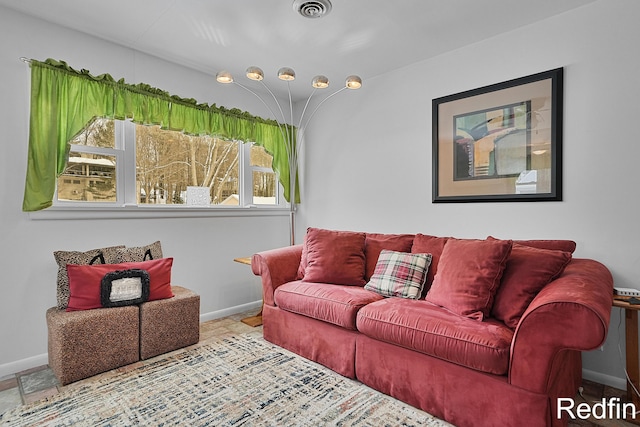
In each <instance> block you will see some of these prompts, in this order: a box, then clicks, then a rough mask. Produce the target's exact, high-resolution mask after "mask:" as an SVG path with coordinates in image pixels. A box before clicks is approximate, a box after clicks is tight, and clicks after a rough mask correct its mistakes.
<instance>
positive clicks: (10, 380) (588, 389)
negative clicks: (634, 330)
mask: <svg viewBox="0 0 640 427" xmlns="http://www.w3.org/2000/svg"><path fill="white" fill-rule="evenodd" d="M254 314H255V313H253V312H249V313H240V314H236V315H233V316H229V317H225V318H222V319H216V320H211V321H208V322H204V323H201V324H200V343H199V344H202V343H204V342H205V341H207V340H210V339H213V338H219V337H223V336H225V335H234V334H239V333H262V327H256V328H253V327H251V326H248V325H245V324H244V323H242V322H241V321H240V320H241V319H243V318H245V317H247V316H252V315H254ZM178 351H180V350H178ZM158 357H162V356H158ZM150 360H153V359H150ZM138 363H144V362H138ZM131 366H133V367H135V366H136V364H134V365H131ZM131 366H130V367H131ZM130 367H129V368H130ZM121 369H127V368H121ZM63 389H64V387H63V386H60V385H59V383H58V381H57V379H56V378H55V376H54V375H53V372H52V371H51V369H49V367H48V366H46V365H45V366H40V367H37V368H33V369H29V370H27V371H23V372H18V373H16V374H12V375H9V376H6V377H3V378H0V414H1V413H3V412H4V411H7V410H9V409H12V408H15V407H17V406H19V405H23V404H26V403H30V402H34V401H37V400H40V399H44V398H46V397H49V396H52V395H54V394H56V393H58V392H59V391H61V390H63ZM611 397H619V398H620V399H622V400H625V397H626V392H625V391H623V390H618V389H615V388H612V387H608V386H605V385H602V384H598V383H594V382H591V381H584V383H583V392H582V395H577V396H576V398H575V401H576V404H579V403H581V402H585V400H586V401H587V402H590V403H593V402H600V401H602V399H603V398H605V399H608V398H611ZM569 426H570V427H613V426H620V427H631V426H634V424H631V423H628V422H625V421H618V420H616V421H611V420H596V419H593V418H592V419H590V420H576V421H571V422H570V423H569Z"/></svg>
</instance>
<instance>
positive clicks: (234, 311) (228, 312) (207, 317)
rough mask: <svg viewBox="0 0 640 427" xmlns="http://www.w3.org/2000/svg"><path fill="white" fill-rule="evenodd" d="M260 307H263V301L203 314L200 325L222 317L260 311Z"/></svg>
mask: <svg viewBox="0 0 640 427" xmlns="http://www.w3.org/2000/svg"><path fill="white" fill-rule="evenodd" d="M260 307H262V300H259V301H254V302H248V303H246V304H241V305H236V306H235V307H229V308H225V309H223V310H216V311H211V312H209V313H204V314H202V313H201V314H200V323H202V322H208V321H209V320H215V319H220V318H221V317H227V316H231V315H233V314H238V313H243V312H245V311H249V310H259V309H260Z"/></svg>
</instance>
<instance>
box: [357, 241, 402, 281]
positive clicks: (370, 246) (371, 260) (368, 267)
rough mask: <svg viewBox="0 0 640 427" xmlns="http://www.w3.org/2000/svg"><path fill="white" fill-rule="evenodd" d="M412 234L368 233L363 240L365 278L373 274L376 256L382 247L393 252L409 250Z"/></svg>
mask: <svg viewBox="0 0 640 427" xmlns="http://www.w3.org/2000/svg"><path fill="white" fill-rule="evenodd" d="M412 244H413V234H378V233H368V234H367V237H366V238H365V241H364V258H365V262H366V264H365V275H364V276H365V277H364V278H365V280H369V279H370V278H371V276H373V272H374V270H375V269H376V264H377V263H378V257H379V256H380V252H382V250H383V249H387V250H390V251H395V252H411V245H412Z"/></svg>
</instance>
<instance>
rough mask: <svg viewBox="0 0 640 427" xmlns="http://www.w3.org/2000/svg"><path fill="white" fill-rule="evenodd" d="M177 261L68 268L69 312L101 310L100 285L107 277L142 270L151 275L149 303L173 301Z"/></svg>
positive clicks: (152, 261) (71, 266) (161, 259)
mask: <svg viewBox="0 0 640 427" xmlns="http://www.w3.org/2000/svg"><path fill="white" fill-rule="evenodd" d="M172 266H173V258H160V259H156V260H151V261H143V262H123V263H120V264H94V265H73V264H68V265H67V274H68V276H69V290H70V294H71V295H70V297H69V305H68V306H67V311H78V310H90V309H94V308H101V307H102V304H101V302H100V283H101V281H102V278H103V277H104V275H105V274H107V273H110V272H113V271H119V270H131V269H139V270H145V271H147V272H148V273H149V301H153V300H158V299H165V298H171V297H173V292H172V291H171V267H172Z"/></svg>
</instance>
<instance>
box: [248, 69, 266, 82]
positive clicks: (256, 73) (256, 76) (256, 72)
mask: <svg viewBox="0 0 640 427" xmlns="http://www.w3.org/2000/svg"><path fill="white" fill-rule="evenodd" d="M247 78H250V79H251V80H256V81H260V80H262V79H264V73H263V72H262V70H261V69H260V68H258V67H255V66H251V67H249V68H247Z"/></svg>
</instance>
